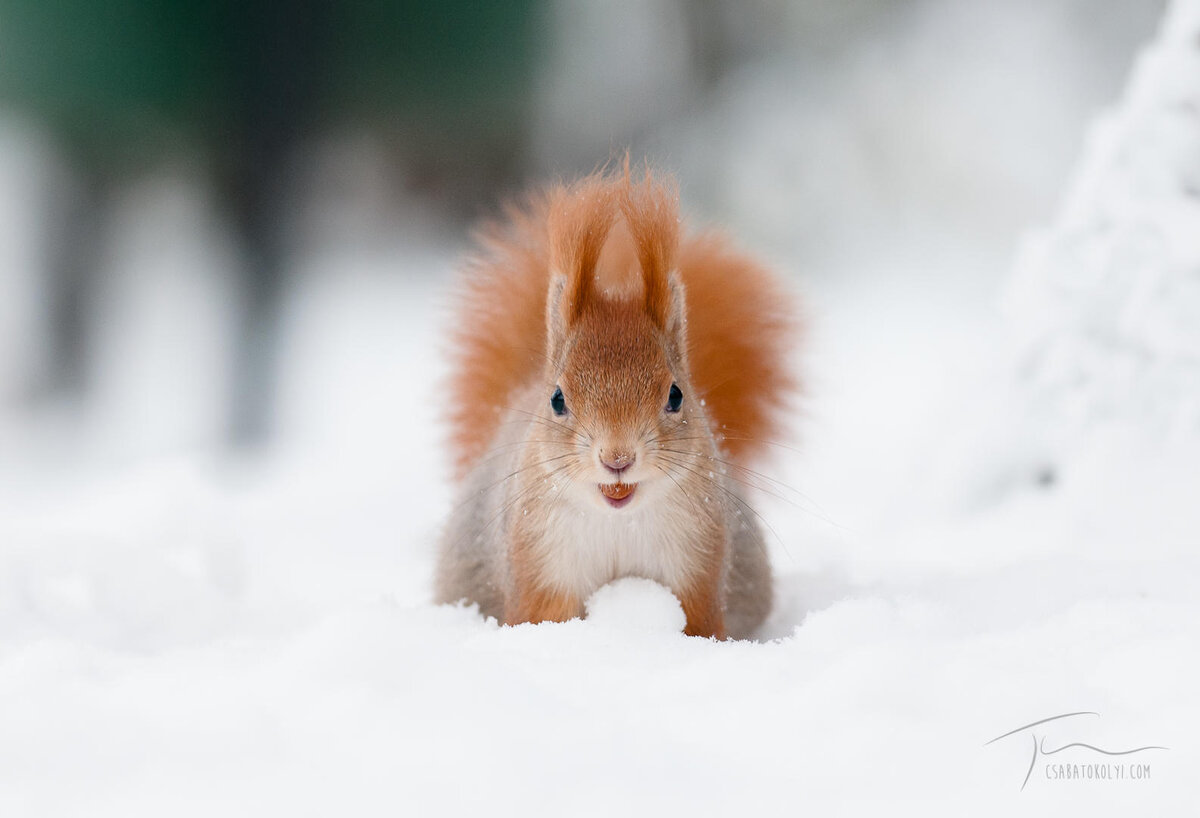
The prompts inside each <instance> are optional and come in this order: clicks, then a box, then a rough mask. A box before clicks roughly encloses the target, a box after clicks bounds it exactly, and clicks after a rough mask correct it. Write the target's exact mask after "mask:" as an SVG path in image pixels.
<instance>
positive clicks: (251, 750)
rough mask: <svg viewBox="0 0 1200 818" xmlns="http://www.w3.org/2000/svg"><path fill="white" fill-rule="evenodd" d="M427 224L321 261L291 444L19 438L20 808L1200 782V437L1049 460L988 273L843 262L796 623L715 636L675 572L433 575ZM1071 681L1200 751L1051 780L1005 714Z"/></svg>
mask: <svg viewBox="0 0 1200 818" xmlns="http://www.w3.org/2000/svg"><path fill="white" fill-rule="evenodd" d="M395 250H396V248H391V249H384V250H381V251H380V253H379V255H378V257H376V258H368V259H361V260H359V261H358V262H356V263H354V264H351V263H347V262H346V261H345V260H340V259H336V258H328V259H326V260H325V261H324V262H322V261H320V259H318V261H316V262H314V269H313V271H312V275H311V276H310V277H309V279H308V280H309V281H310V283H309V285H308V286H307V287H306V288H305V290H304V292H303V293H302V295H301V296H300V297H299V298H298V300H297V302H296V303H295V305H294V308H293V311H292V316H293V324H292V332H291V335H290V338H291V340H290V342H289V343H291V344H294V345H302V348H298V349H294V350H293V351H294V352H295V353H296V354H295V355H293V356H292V358H293V359H294V360H304V359H305V358H306V357H307V358H309V362H308V363H307V365H306V366H305V367H304V368H303V369H300V368H297V369H295V370H294V371H290V372H288V373H287V375H286V377H285V393H286V395H287V400H286V401H285V402H284V405H285V406H304V407H306V409H305V411H304V412H298V413H297V415H296V417H294V418H287V419H286V423H285V428H286V429H287V438H286V439H287V441H289V443H288V444H286V445H282V446H281V448H280V451H279V452H278V453H276V454H275V455H273V456H269V457H266V458H263V459H260V460H256V461H253V462H241V463H230V462H219V461H213V460H211V459H208V458H205V457H201V456H188V455H180V456H178V457H175V458H171V459H165V460H164V459H156V460H151V461H148V462H147V461H142V462H137V463H133V464H128V463H126V464H119V463H114V462H113V461H112V460H111V459H109V460H104V459H102V458H97V459H96V462H95V463H94V464H92V465H89V466H78V465H74V466H71V467H70V468H62V467H55V466H49V465H46V464H45V463H41V464H40V466H38V467H37V468H38V469H40V471H37V470H31V469H34V468H35V467H34V466H33V465H31V463H29V462H23V463H18V462H9V461H6V462H5V463H4V465H3V472H2V475H3V476H2V480H3V482H2V483H0V502H2V503H3V506H4V508H5V513H4V515H3V517H2V518H0V543H2V544H3V547H2V548H0V814H3V815H81V814H87V815H121V816H129V815H160V814H164V813H169V814H176V815H191V814H196V815H211V814H218V813H219V814H235V815H242V814H245V815H261V814H304V815H328V814H391V815H395V814H401V815H421V814H437V813H464V812H468V811H473V810H486V811H488V812H490V813H499V814H518V813H520V812H524V811H530V810H532V812H533V813H535V814H542V813H550V812H552V811H563V812H567V813H569V814H614V813H618V812H627V811H632V812H634V813H638V814H647V813H648V814H678V813H680V812H684V811H689V812H697V813H700V814H759V813H765V814H787V815H791V814H797V813H801V812H813V811H815V812H819V813H826V812H847V813H848V812H856V811H857V812H861V811H865V810H867V809H874V808H878V809H880V810H885V809H886V810H887V811H889V812H901V813H905V812H916V811H917V808H918V807H921V806H923V807H926V808H932V809H934V811H935V812H937V813H940V814H962V813H963V812H970V813H971V814H1011V813H1012V812H1014V811H1015V810H1018V809H1021V810H1025V809H1030V808H1032V809H1034V810H1035V811H1041V812H1047V813H1048V812H1050V811H1051V810H1055V811H1062V810H1064V809H1066V810H1070V811H1072V812H1078V811H1082V810H1083V809H1084V808H1086V809H1087V810H1088V811H1089V812H1090V813H1092V814H1111V815H1117V814H1127V813H1128V812H1129V811H1131V810H1136V811H1137V812H1144V813H1147V814H1170V813H1172V812H1174V814H1180V812H1181V811H1182V808H1183V805H1184V804H1185V803H1187V802H1188V801H1189V800H1191V802H1192V803H1194V796H1195V784H1194V778H1193V777H1192V772H1193V771H1194V769H1195V767H1196V764H1197V762H1200V754H1198V753H1197V750H1196V749H1195V748H1196V735H1197V728H1200V712H1198V707H1197V704H1196V702H1195V697H1194V691H1195V690H1196V689H1197V688H1200V663H1198V662H1197V656H1196V653H1197V648H1196V646H1197V645H1198V644H1200V602H1198V601H1197V599H1196V595H1195V589H1196V587H1197V585H1198V581H1200V562H1198V560H1197V556H1196V550H1195V547H1194V546H1195V539H1196V536H1197V533H1198V532H1200V509H1198V508H1197V504H1196V503H1195V498H1196V497H1197V496H1200V491H1198V489H1200V484H1198V481H1197V476H1198V475H1197V469H1196V468H1195V463H1196V462H1197V460H1196V458H1197V456H1198V455H1200V446H1192V447H1190V448H1187V447H1185V446H1183V445H1182V444H1180V445H1179V446H1175V447H1173V448H1172V450H1171V451H1166V450H1165V449H1156V448H1154V447H1152V446H1151V445H1150V444H1149V443H1147V441H1145V440H1144V439H1143V438H1142V437H1139V436H1131V437H1128V438H1123V437H1122V436H1120V435H1117V434H1104V435H1098V436H1097V438H1096V440H1097V442H1096V443H1095V444H1094V445H1093V446H1091V447H1090V448H1088V449H1087V450H1086V451H1082V452H1078V453H1076V455H1074V456H1073V457H1072V458H1071V459H1070V460H1069V461H1066V462H1060V463H1059V465H1058V470H1057V472H1056V474H1055V478H1054V482H1053V485H1051V486H1044V485H1040V484H1039V479H1045V472H1046V470H1047V469H1049V468H1050V464H1049V462H1048V461H1046V460H1044V458H1045V457H1046V456H1048V455H1047V451H1048V449H1043V448H1040V447H1039V443H1038V440H1039V438H1038V434H1037V430H1036V429H1035V428H1033V427H1032V426H1031V425H1029V422H1028V421H1026V420H1022V418H1021V416H1020V410H1019V408H1017V407H1019V401H1017V400H1016V399H1015V398H1014V395H1013V389H1012V388H1011V386H1009V378H1008V376H1007V374H1006V373H1007V371H1008V370H1007V369H1006V366H1007V361H1006V359H1005V358H1004V356H1003V355H1000V354H999V353H998V352H996V351H995V350H996V349H997V347H996V346H995V342H996V341H997V339H998V338H999V337H1000V334H999V331H998V327H997V323H996V321H995V320H994V319H991V318H989V314H988V312H987V310H986V309H985V308H984V306H983V305H984V303H985V302H987V299H984V298H977V297H973V296H971V295H970V294H964V293H956V292H955V289H954V286H953V283H952V279H951V278H950V277H942V278H940V279H939V278H937V277H936V276H934V277H933V278H931V279H929V289H928V290H914V289H913V288H912V287H911V286H907V285H906V288H900V287H895V288H892V289H891V290H889V288H887V287H886V286H884V287H880V286H878V285H876V284H872V285H871V287H870V288H868V287H866V286H865V285H864V286H859V285H856V284H855V283H854V280H850V281H849V283H847V284H845V285H844V286H840V287H836V288H835V287H827V288H825V289H824V290H822V291H820V292H813V293H811V294H810V301H811V302H812V307H811V311H812V313H813V314H814V325H815V330H814V337H813V339H812V340H811V342H810V350H809V362H810V371H811V383H812V386H811V393H812V397H811V400H810V403H809V407H808V417H807V419H806V421H805V422H804V424H803V427H802V428H803V434H802V436H801V443H800V446H799V452H798V453H792V452H791V451H788V450H783V451H782V456H781V457H780V458H779V459H778V461H777V462H776V463H775V470H774V471H773V472H772V473H773V474H776V475H778V476H779V479H780V480H782V481H783V482H784V483H786V484H787V485H788V486H789V487H790V488H786V489H785V488H776V490H775V492H774V493H776V494H778V495H779V498H773V497H765V496H764V497H763V498H762V502H761V508H762V511H763V514H764V516H765V517H766V519H767V521H768V522H769V523H770V525H771V527H772V528H773V529H774V531H773V533H772V534H771V535H770V536H771V539H772V548H773V551H774V561H775V566H776V568H777V571H778V583H779V597H780V604H779V606H778V610H777V612H776V613H775V615H774V616H773V618H772V620H771V622H770V624H769V626H768V628H767V630H766V632H765V633H764V634H763V637H764V639H763V641H762V642H760V643H757V644H755V643H724V644H718V643H713V642H708V641H702V640H698V639H689V638H686V637H684V636H682V635H680V634H679V633H677V632H675V630H674V627H673V626H676V625H678V612H677V611H675V610H674V607H673V602H672V601H671V600H670V599H665V600H664V599H663V598H662V596H661V593H660V594H659V595H657V596H656V594H655V589H654V588H645V587H621V588H617V589H612V591H611V593H610V594H609V598H607V599H601V600H597V605H596V608H595V615H594V617H593V618H592V619H590V620H586V621H574V622H569V623H566V624H561V625H557V624H547V625H539V626H521V627H517V628H506V627H498V626H497V625H496V623H494V622H489V621H484V620H483V619H481V618H480V617H479V616H478V615H476V614H475V613H474V612H473V611H472V610H469V609H463V608H454V607H436V606H433V605H431V604H429V602H428V598H429V576H430V571H431V565H432V554H433V545H434V539H435V536H436V531H437V528H438V525H439V523H440V521H441V519H442V518H443V517H444V515H445V513H446V511H447V509H448V507H449V503H450V497H449V492H448V490H447V488H446V486H445V481H444V480H443V479H442V477H441V475H442V474H444V472H443V470H442V461H441V453H440V452H439V450H438V448H437V446H436V441H435V437H436V436H435V435H434V433H433V432H432V429H433V428H434V426H433V424H434V422H435V418H436V415H437V413H438V408H439V407H438V403H437V396H436V391H435V387H434V383H433V380H434V379H435V378H436V376H437V367H438V364H437V359H436V357H435V356H433V354H432V352H433V350H435V349H436V348H437V346H438V337H437V332H438V323H437V317H438V316H437V313H436V312H435V311H434V310H432V309H431V305H435V304H437V303H438V301H439V299H440V298H441V297H442V292H441V290H440V289H439V287H437V286H436V285H433V284H430V285H428V286H423V285H422V286H414V285H411V284H405V285H400V284H394V285H389V284H387V283H386V281H385V279H383V278H382V277H381V276H379V275H378V273H379V272H380V270H382V269H385V268H386V267H387V265H388V264H391V263H394V258H395V256H394V255H393V251H395ZM410 261H411V262H412V263H414V264H420V265H427V266H429V267H430V268H432V269H434V270H441V269H444V268H445V267H446V266H448V265H450V264H451V263H452V260H451V256H450V254H448V253H446V252H445V251H444V250H436V249H434V250H422V249H420V248H418V249H416V250H412V249H411V248H410ZM322 263H326V264H329V265H331V268H330V269H334V268H336V269H338V270H339V271H341V275H340V276H339V277H338V278H337V279H336V282H337V283H336V286H334V284H333V283H332V282H333V281H335V279H333V277H331V276H323V275H321V274H320V273H321V270H320V265H321V264H322ZM860 280H861V281H863V282H870V281H873V280H877V279H872V278H871V277H869V276H864V277H863V278H862V279H860ZM323 282H325V283H323ZM931 293H940V295H939V296H936V297H931V296H930V294H931ZM952 316H953V317H952ZM334 421H337V422H334ZM785 501H786V502H785ZM1071 711H1095V712H1098V713H1100V714H1101V715H1100V717H1098V718H1097V717H1094V716H1093V717H1076V718H1074V719H1071V720H1065V721H1064V722H1061V723H1059V725H1057V726H1054V729H1053V730H1047V735H1048V739H1047V749H1053V748H1055V747H1058V746H1060V745H1062V744H1065V743H1068V742H1069V741H1085V742H1089V743H1092V744H1095V745H1097V746H1100V747H1104V748H1107V749H1128V748H1130V747H1136V746H1142V745H1147V744H1154V745H1163V746H1166V747H1169V748H1170V749H1169V750H1165V751H1163V750H1155V751H1146V752H1144V753H1141V754H1139V755H1137V756H1134V757H1131V758H1133V759H1136V761H1137V763H1148V764H1149V765H1150V769H1151V778H1150V780H1137V781H1133V780H1125V781H1088V780H1083V781H1078V780H1072V781H1060V780H1047V779H1046V776H1045V771H1044V770H1043V769H1042V767H1038V768H1037V769H1035V770H1034V772H1033V775H1032V776H1031V778H1030V781H1029V783H1028V785H1027V786H1026V788H1025V790H1024V791H1023V792H1022V791H1021V783H1022V779H1023V777H1024V775H1025V772H1026V769H1027V767H1028V766H1029V759H1030V747H1029V744H1028V743H1029V741H1030V739H1029V737H1028V735H1027V734H1021V735H1019V736H1015V737H1011V738H1009V739H1006V740H1004V741H1001V742H997V743H995V744H992V745H989V746H984V745H985V742H987V741H988V740H989V739H991V738H994V737H996V736H999V735H1000V734H1002V733H1004V732H1006V731H1008V730H1010V729H1013V728H1016V727H1019V726H1021V725H1023V724H1027V723H1029V722H1033V721H1035V720H1038V719H1041V718H1045V717H1049V716H1053V715H1057V714H1060V713H1066V712H1071ZM1071 754H1074V755H1073V756H1072V757H1071V761H1073V762H1074V763H1079V764H1083V763H1087V762H1096V761H1117V762H1120V761H1125V760H1127V759H1121V758H1115V759H1110V758H1106V757H1101V756H1096V755H1095V754H1089V752H1088V751H1086V750H1082V749H1078V748H1076V749H1072V750H1067V751H1064V752H1063V753H1062V754H1060V755H1057V756H1055V757H1054V760H1056V761H1057V760H1059V759H1064V758H1065V757H1066V756H1068V755H1071ZM1045 761H1046V759H1043V760H1042V764H1043V765H1044V763H1045ZM1171 807H1174V809H1172V808H1171Z"/></svg>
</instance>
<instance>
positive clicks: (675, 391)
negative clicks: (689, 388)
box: [667, 384, 683, 412]
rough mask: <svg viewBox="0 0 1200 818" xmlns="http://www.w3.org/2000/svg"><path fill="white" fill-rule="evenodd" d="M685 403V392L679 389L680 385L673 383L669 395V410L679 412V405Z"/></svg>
mask: <svg viewBox="0 0 1200 818" xmlns="http://www.w3.org/2000/svg"><path fill="white" fill-rule="evenodd" d="M682 405H683V393H682V392H680V391H679V387H678V386H676V385H675V384H671V394H670V395H668V396H667V411H668V412H678V411H679V407H680V406H682Z"/></svg>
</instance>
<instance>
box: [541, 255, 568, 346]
mask: <svg viewBox="0 0 1200 818" xmlns="http://www.w3.org/2000/svg"><path fill="white" fill-rule="evenodd" d="M566 291H567V277H566V276H565V275H563V274H562V273H551V274H550V293H549V295H548V297H547V298H546V340H547V345H548V347H549V349H548V351H549V353H550V356H551V357H554V355H555V354H556V350H557V349H558V348H559V346H560V345H561V344H562V342H563V341H564V340H565V339H566V335H567V326H568V322H567V319H568V311H567V309H566V307H567V305H566V303H565V301H564V299H565V296H566Z"/></svg>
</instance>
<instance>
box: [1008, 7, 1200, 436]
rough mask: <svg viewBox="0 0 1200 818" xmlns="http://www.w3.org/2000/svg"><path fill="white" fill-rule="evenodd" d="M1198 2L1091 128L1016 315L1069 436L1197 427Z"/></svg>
mask: <svg viewBox="0 0 1200 818" xmlns="http://www.w3.org/2000/svg"><path fill="white" fill-rule="evenodd" d="M1197 36H1200V3H1198V2H1196V1H1195V0H1177V2H1175V3H1174V4H1173V6H1172V9H1171V12H1170V13H1169V14H1168V15H1167V19H1166V21H1165V23H1164V25H1163V28H1162V31H1161V33H1160V35H1159V37H1158V40H1157V42H1156V43H1155V44H1154V45H1153V46H1151V47H1150V48H1149V49H1148V50H1147V51H1146V52H1145V53H1144V54H1143V55H1142V56H1141V58H1140V60H1139V61H1138V64H1137V67H1136V69H1135V71H1134V73H1133V76H1132V78H1131V80H1130V83H1129V86H1128V88H1127V89H1126V92H1125V97H1124V99H1123V100H1122V102H1121V103H1120V105H1119V106H1118V107H1117V108H1116V109H1115V110H1114V111H1112V112H1111V113H1110V114H1109V115H1108V116H1106V117H1105V118H1104V119H1102V120H1101V121H1100V122H1098V123H1097V124H1096V126H1095V127H1094V128H1093V131H1092V133H1091V134H1090V137H1089V139H1088V143H1087V145H1086V146H1085V151H1084V155H1083V158H1082V161H1081V162H1080V164H1079V166H1078V169H1077V171H1076V175H1075V180H1074V182H1073V184H1072V185H1071V187H1070V189H1069V190H1068V193H1067V196H1066V199H1065V202H1064V207H1063V209H1062V213H1061V214H1060V216H1059V218H1058V221H1057V222H1056V224H1054V225H1053V226H1052V228H1051V229H1050V230H1048V231H1046V232H1045V233H1043V234H1042V235H1040V236H1037V237H1035V238H1033V239H1032V240H1031V241H1029V242H1028V243H1027V245H1026V246H1025V247H1024V248H1023V250H1022V253H1021V255H1020V258H1019V259H1018V263H1017V269H1016V275H1015V279H1014V281H1013V285H1012V287H1011V291H1010V293H1009V303H1008V307H1009V312H1010V315H1011V317H1012V318H1013V320H1014V324H1015V326H1016V329H1017V333H1018V335H1019V339H1020V341H1021V344H1022V346H1023V349H1024V354H1023V360H1024V364H1025V372H1026V375H1027V377H1028V381H1029V384H1030V386H1031V387H1032V392H1033V393H1034V394H1037V395H1038V396H1039V397H1038V400H1039V402H1040V404H1041V408H1042V409H1043V410H1044V411H1046V412H1047V413H1048V414H1049V415H1050V416H1052V417H1054V418H1057V419H1058V420H1059V421H1063V422H1064V424H1063V425H1064V426H1065V427H1066V428H1068V429H1070V428H1088V427H1091V426H1094V425H1095V424H1097V423H1100V422H1107V421H1117V422H1131V423H1133V424H1135V425H1139V426H1141V427H1142V428H1144V429H1154V430H1160V429H1161V430H1164V431H1165V432H1166V433H1167V434H1168V435H1178V434H1184V435H1194V434H1195V433H1196V432H1197V431H1198V430H1200V398H1198V397H1197V396H1198V395H1200V320H1198V319H1200V230H1198V229H1197V227H1196V225H1198V224H1200V150H1197V146H1198V145H1200V49H1197V48H1196V46H1195V42H1196V38H1197Z"/></svg>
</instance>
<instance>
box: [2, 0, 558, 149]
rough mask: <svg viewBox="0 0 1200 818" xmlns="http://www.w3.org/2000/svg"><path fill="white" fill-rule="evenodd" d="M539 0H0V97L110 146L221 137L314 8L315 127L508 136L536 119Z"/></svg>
mask: <svg viewBox="0 0 1200 818" xmlns="http://www.w3.org/2000/svg"><path fill="white" fill-rule="evenodd" d="M540 10H541V9H540V4H539V3H537V2H536V0H516V1H515V2H501V0H495V1H494V2H485V1H484V0H448V1H447V2H396V1H395V0H392V2H387V1H386V0H358V2H354V1H353V0H351V1H349V2H342V3H337V2H325V3H314V2H311V0H310V1H309V2H303V0H301V2H296V3H294V4H288V3H263V2H261V1H260V2H257V3H256V2H241V3H238V2H233V1H232V0H212V2H195V0H174V1H173V2H172V0H0V104H2V105H4V106H5V107H8V108H15V109H17V110H19V111H23V112H25V113H28V114H32V115H33V116H35V117H37V118H38V119H40V120H41V121H43V122H45V123H47V124H48V125H49V126H50V127H51V128H52V129H53V130H55V131H56V132H59V133H60V134H62V135H64V136H66V137H67V138H68V139H70V140H71V141H74V142H79V143H81V145H86V146H88V147H90V148H92V149H99V150H102V151H104V152H110V151H113V152H124V153H129V152H136V151H138V150H141V149H142V148H143V143H145V142H146V141H147V140H151V141H153V140H157V139H160V138H162V137H163V136H164V135H165V134H166V133H172V134H175V133H178V134H180V135H182V136H185V137H195V138H199V139H202V140H206V141H212V140H220V139H222V138H223V136H224V135H225V134H226V133H227V132H228V131H229V129H230V128H231V127H236V125H237V121H238V120H239V118H244V117H245V116H246V110H245V108H246V106H245V96H246V93H247V89H248V88H256V87H260V85H261V84H259V85H256V84H255V83H256V82H257V78H256V77H255V76H254V74H255V73H256V72H257V73H259V74H261V73H263V71H264V66H268V69H266V70H269V65H270V60H271V57H272V48H274V47H275V46H276V42H275V40H276V37H275V34H277V33H278V31H279V28H280V27H281V26H287V25H290V24H291V22H290V21H292V20H294V19H296V17H295V16H296V15H301V14H309V13H313V14H319V15H321V19H322V23H321V25H320V27H319V31H320V36H319V38H318V39H317V40H315V41H314V42H313V43H311V47H312V48H313V50H314V53H313V54H312V55H311V56H312V59H314V60H315V61H316V66H317V67H316V69H315V70H314V71H313V79H312V80H311V81H309V80H305V82H309V84H310V86H311V87H306V88H305V89H304V91H303V92H304V94H306V95H307V97H308V98H309V99H310V105H309V106H308V107H309V108H310V109H311V111H310V113H309V114H307V117H308V119H309V122H307V123H306V125H307V126H311V127H320V126H330V125H333V126H337V125H345V124H349V125H359V126H366V127H374V128H384V129H387V130H389V131H396V130H399V131H402V132H403V134H402V135H403V136H404V137H405V139H406V140H411V141H414V142H415V143H417V144H421V143H429V144H435V143H437V142H438V141H445V140H450V141H451V142H455V141H464V140H466V141H470V140H481V139H482V140H487V139H491V138H498V139H508V138H511V137H512V136H513V134H514V133H515V132H517V131H519V130H520V128H521V127H522V121H523V119H524V105H525V101H526V100H527V98H528V95H529V88H530V81H531V78H532V69H533V62H534V56H535V54H534V49H535V41H536V39H537V27H538V26H537V23H538V19H539V17H540ZM264 21H265V22H264ZM285 39H286V38H285ZM294 56H295V55H292V57H294ZM285 64H286V63H285Z"/></svg>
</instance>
